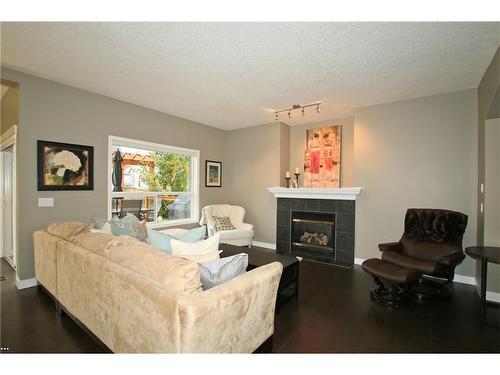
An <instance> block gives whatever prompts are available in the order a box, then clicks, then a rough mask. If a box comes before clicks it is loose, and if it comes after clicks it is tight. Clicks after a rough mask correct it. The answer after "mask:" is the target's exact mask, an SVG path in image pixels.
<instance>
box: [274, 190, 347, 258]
mask: <svg viewBox="0 0 500 375" xmlns="http://www.w3.org/2000/svg"><path fill="white" fill-rule="evenodd" d="M290 190H298V189H288V191H290ZM354 215H355V201H354V200H342V199H314V198H313V199H309V198H307V199H303V198H297V199H296V198H278V202H277V225H276V251H277V252H278V253H279V254H288V255H292V256H300V257H302V258H304V259H310V260H314V261H320V262H324V263H327V264H336V265H341V266H347V267H350V266H352V265H353V264H354V226H355V219H354ZM294 220H295V221H294ZM306 232H307V234H306ZM325 242H326V245H325Z"/></svg>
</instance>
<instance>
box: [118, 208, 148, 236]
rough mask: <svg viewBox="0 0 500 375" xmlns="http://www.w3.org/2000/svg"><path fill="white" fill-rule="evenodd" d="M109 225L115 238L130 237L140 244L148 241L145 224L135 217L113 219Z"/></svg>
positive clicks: (127, 216)
mask: <svg viewBox="0 0 500 375" xmlns="http://www.w3.org/2000/svg"><path fill="white" fill-rule="evenodd" d="M109 223H110V224H111V233H113V235H115V236H130V237H134V238H137V239H138V240H139V241H142V242H146V240H147V239H148V232H147V229H146V222H144V223H142V222H141V221H139V219H138V218H137V217H136V216H135V215H131V214H127V215H126V216H125V217H124V218H121V219H118V218H117V217H113V218H112V219H111V221H110V222H109Z"/></svg>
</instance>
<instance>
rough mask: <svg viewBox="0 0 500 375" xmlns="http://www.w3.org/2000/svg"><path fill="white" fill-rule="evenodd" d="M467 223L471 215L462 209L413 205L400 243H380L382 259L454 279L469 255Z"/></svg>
mask: <svg viewBox="0 0 500 375" xmlns="http://www.w3.org/2000/svg"><path fill="white" fill-rule="evenodd" d="M466 226H467V215H464V214H462V213H460V212H456V211H450V210H442V209H427V208H410V209H408V210H407V212H406V217H405V227H404V233H403V236H402V237H401V239H400V240H399V242H392V243H383V244H379V245H378V246H379V249H380V250H381V251H382V260H383V261H385V262H389V263H392V264H395V265H397V266H400V267H404V268H409V269H413V270H417V271H420V272H421V273H422V274H424V275H429V276H434V277H439V278H444V279H446V281H447V282H450V281H453V277H454V275H455V267H456V266H457V265H459V264H460V263H462V261H463V260H464V258H465V255H464V253H463V249H462V238H463V235H464V232H465V228H466Z"/></svg>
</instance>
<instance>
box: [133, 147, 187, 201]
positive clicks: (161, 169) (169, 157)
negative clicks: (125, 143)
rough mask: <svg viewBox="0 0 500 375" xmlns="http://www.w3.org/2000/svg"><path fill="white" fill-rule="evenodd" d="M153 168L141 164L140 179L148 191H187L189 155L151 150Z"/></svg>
mask: <svg viewBox="0 0 500 375" xmlns="http://www.w3.org/2000/svg"><path fill="white" fill-rule="evenodd" d="M149 156H150V157H151V159H153V162H154V165H155V168H154V171H151V170H150V169H149V167H148V166H147V165H143V166H141V169H140V171H139V174H140V179H141V181H142V182H144V183H145V184H147V185H148V188H149V191H177V192H186V191H189V169H190V157H189V156H182V155H177V154H167V153H164V152H156V151H154V152H151V154H150V155H149Z"/></svg>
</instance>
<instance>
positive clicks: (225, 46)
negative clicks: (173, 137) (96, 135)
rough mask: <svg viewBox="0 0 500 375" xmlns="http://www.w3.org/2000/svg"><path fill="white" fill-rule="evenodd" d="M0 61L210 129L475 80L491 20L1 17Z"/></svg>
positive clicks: (493, 38) (491, 34)
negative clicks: (316, 105)
mask: <svg viewBox="0 0 500 375" xmlns="http://www.w3.org/2000/svg"><path fill="white" fill-rule="evenodd" d="M1 28H2V30H1V31H2V46H1V52H2V55H1V58H2V65H4V66H7V67H11V68H14V69H18V70H21V71H25V72H29V73H33V74H35V75H38V76H41V77H45V78H48V79H51V80H54V81H58V82H61V83H65V84H68V85H71V86H75V87H79V88H82V89H85V90H89V91H93V92H96V93H99V94H103V95H107V96H110V97H113V98H117V99H121V100H124V101H127V102H130V103H135V104H138V105H142V106H144V107H148V108H152V109H156V110H159V111H162V112H166V113H169V114H172V115H175V116H179V117H183V118H186V119H190V120H194V121H198V122H201V123H204V124H207V125H211V126H214V127H217V128H220V129H235V128H242V127H246V126H253V125H258V124H263V123H268V122H272V121H273V120H274V115H273V108H284V107H289V106H291V105H292V104H307V103H311V102H314V101H318V100H319V101H322V102H324V104H323V106H322V107H321V114H319V115H318V114H317V113H316V112H315V110H314V109H313V108H310V109H309V111H306V116H305V117H304V118H301V116H300V113H298V112H297V113H296V115H295V117H296V118H294V119H292V120H290V119H288V118H287V117H286V114H284V115H283V116H282V118H280V119H282V120H283V121H284V122H286V123H288V124H290V125H300V124H304V123H310V122H318V121H323V120H328V119H331V118H335V117H342V116H349V115H352V113H353V110H354V108H356V107H360V106H366V105H371V104H377V103H384V102H390V101H395V100H402V99H408V98H413V97H419V96H425V95H431V94H436V93H442V92H449V91H455V90H460V89H465V88H471V87H477V86H478V84H479V81H480V79H481V77H482V75H483V74H484V72H485V70H486V68H487V66H488V64H489V63H490V61H491V59H492V57H493V55H494V53H495V51H496V49H497V48H498V46H499V44H500V23H474V22H469V23H2V25H1Z"/></svg>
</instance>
